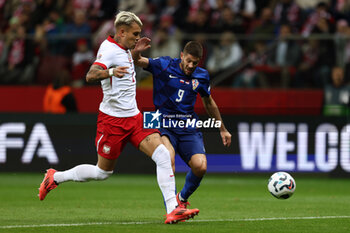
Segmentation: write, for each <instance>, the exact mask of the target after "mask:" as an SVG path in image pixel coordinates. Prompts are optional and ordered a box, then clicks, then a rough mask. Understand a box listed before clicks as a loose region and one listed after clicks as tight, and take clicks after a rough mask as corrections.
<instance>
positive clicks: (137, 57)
mask: <svg viewBox="0 0 350 233" xmlns="http://www.w3.org/2000/svg"><path fill="white" fill-rule="evenodd" d="M150 47H151V39H149V38H147V37H142V38H140V39H139V40H138V41H137V43H136V46H135V48H134V49H133V50H131V54H132V58H133V59H134V63H135V65H137V66H140V67H142V68H147V67H148V63H149V61H148V58H147V57H143V56H142V55H141V53H142V52H143V51H145V50H147V49H149V48H150Z"/></svg>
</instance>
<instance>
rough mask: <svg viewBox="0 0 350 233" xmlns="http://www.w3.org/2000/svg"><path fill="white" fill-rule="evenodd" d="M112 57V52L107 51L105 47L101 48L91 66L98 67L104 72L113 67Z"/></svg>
mask: <svg viewBox="0 0 350 233" xmlns="http://www.w3.org/2000/svg"><path fill="white" fill-rule="evenodd" d="M114 56H115V55H114V54H113V52H112V51H110V50H108V49H107V48H106V47H102V46H101V47H100V49H99V50H98V52H97V57H96V60H95V62H94V63H93V64H94V65H99V66H101V67H102V68H103V69H105V70H106V69H108V68H110V67H111V66H113V65H112V63H113V61H114Z"/></svg>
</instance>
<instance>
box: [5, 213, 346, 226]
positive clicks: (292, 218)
mask: <svg viewBox="0 0 350 233" xmlns="http://www.w3.org/2000/svg"><path fill="white" fill-rule="evenodd" d="M339 218H350V216H314V217H312V216H311V217H284V218H241V219H199V220H190V222H254V221H276V220H310V219H339ZM157 223H162V222H160V221H153V222H91V223H61V224H33V225H8V226H0V229H10V228H39V227H76V226H90V225H147V224H157Z"/></svg>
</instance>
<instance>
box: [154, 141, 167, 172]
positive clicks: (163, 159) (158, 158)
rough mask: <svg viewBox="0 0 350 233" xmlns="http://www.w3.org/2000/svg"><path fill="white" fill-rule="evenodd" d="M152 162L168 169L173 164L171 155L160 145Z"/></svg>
mask: <svg viewBox="0 0 350 233" xmlns="http://www.w3.org/2000/svg"><path fill="white" fill-rule="evenodd" d="M152 160H153V161H154V162H155V163H156V164H157V166H160V167H166V166H169V165H170V164H171V159H170V153H169V151H168V149H167V148H166V147H165V146H164V145H163V144H160V145H159V146H158V147H157V148H156V149H155V150H154V152H153V155H152Z"/></svg>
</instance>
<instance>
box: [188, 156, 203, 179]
mask: <svg viewBox="0 0 350 233" xmlns="http://www.w3.org/2000/svg"><path fill="white" fill-rule="evenodd" d="M191 168H192V172H193V173H194V174H195V175H196V176H198V177H202V176H204V175H205V173H206V172H207V161H206V160H205V159H198V160H196V161H195V162H193V163H192V167H191Z"/></svg>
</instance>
